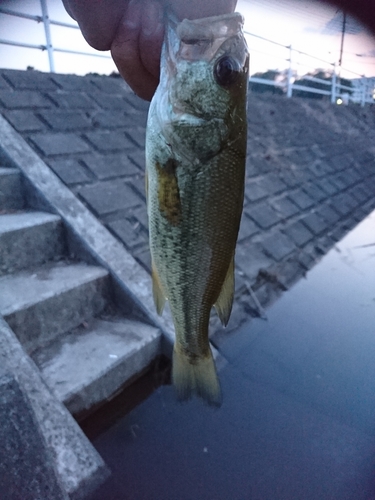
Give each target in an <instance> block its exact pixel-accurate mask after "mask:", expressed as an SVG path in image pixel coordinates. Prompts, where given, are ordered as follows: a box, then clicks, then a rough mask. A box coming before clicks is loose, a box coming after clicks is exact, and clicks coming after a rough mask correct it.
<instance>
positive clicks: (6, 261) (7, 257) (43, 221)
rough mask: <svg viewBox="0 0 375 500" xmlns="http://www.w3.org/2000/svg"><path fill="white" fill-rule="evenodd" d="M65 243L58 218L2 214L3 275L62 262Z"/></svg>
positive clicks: (0, 248) (0, 262) (0, 258)
mask: <svg viewBox="0 0 375 500" xmlns="http://www.w3.org/2000/svg"><path fill="white" fill-rule="evenodd" d="M65 242H66V241H65V235H64V234H63V226H62V223H61V219H60V217H57V216H56V215H53V214H47V213H44V212H17V213H12V214H6V213H5V214H0V276H1V275H3V274H10V273H14V272H17V271H20V270H22V269H27V268H29V267H36V266H39V265H41V264H44V263H45V262H47V261H50V260H59V259H61V257H62V256H63V255H64V254H65V253H66V249H65ZM25 249H26V250H27V251H25Z"/></svg>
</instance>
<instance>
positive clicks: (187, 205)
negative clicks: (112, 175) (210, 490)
mask: <svg viewBox="0 0 375 500" xmlns="http://www.w3.org/2000/svg"><path fill="white" fill-rule="evenodd" d="M242 23H243V20H242V16H241V15H239V14H230V15H226V16H218V17H213V18H206V19H199V20H196V21H188V20H184V21H183V22H182V23H179V24H176V25H174V24H173V23H172V22H171V23H170V24H169V27H168V30H167V34H166V39H165V42H164V47H163V53H162V63H161V78H160V84H159V87H158V89H157V91H156V93H155V96H154V98H153V100H152V102H151V105H150V110H149V117H148V123H147V136H146V166H147V178H148V180H147V201H148V215H149V230H150V249H151V257H152V267H153V292H154V298H155V304H156V308H157V310H158V313H159V314H161V313H162V310H163V306H164V302H165V300H166V299H168V301H169V305H170V309H171V313H172V317H173V321H174V325H175V330H176V342H175V346H174V354H173V372H172V378H173V383H174V385H175V387H176V390H177V394H178V396H179V398H180V399H187V398H189V397H190V396H191V394H192V393H193V392H196V393H197V394H198V395H199V396H201V397H202V398H203V399H205V400H206V401H208V402H209V403H210V404H216V405H219V404H220V402H221V393H220V386H219V382H218V379H217V375H216V370H215V364H214V361H213V358H212V354H211V350H210V346H209V340H208V324H209V317H210V311H211V309H212V306H213V305H215V308H216V310H217V312H218V314H219V316H220V319H221V321H222V322H223V324H226V323H227V322H228V319H229V316H230V312H231V308H232V301H233V292H234V263H233V259H234V251H235V245H236V240H237V235H238V229H239V223H240V218H241V212H242V205H243V192H244V176H245V158H246V134H247V130H246V93H247V82H248V52H247V48H246V43H245V40H244V37H243V33H242Z"/></svg>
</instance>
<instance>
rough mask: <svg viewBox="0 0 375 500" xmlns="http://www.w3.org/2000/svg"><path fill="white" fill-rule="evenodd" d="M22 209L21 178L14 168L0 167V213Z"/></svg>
mask: <svg viewBox="0 0 375 500" xmlns="http://www.w3.org/2000/svg"><path fill="white" fill-rule="evenodd" d="M23 207H24V198H23V190H22V184H21V176H20V172H19V170H17V169H16V168H3V167H0V213H1V212H4V211H6V210H22V209H23Z"/></svg>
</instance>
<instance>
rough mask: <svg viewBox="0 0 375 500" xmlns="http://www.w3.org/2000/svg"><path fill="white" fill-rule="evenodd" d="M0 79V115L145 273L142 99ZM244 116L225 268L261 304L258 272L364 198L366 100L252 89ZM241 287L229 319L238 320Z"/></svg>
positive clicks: (84, 81)
mask: <svg viewBox="0 0 375 500" xmlns="http://www.w3.org/2000/svg"><path fill="white" fill-rule="evenodd" d="M31 73H33V74H31ZM42 80H43V81H44V82H45V83H40V82H41V81H42ZM0 81H1V82H2V84H0V112H1V113H2V114H3V115H4V117H5V118H6V119H7V120H8V121H9V123H11V124H12V125H13V126H14V127H15V128H16V129H17V130H18V131H19V132H20V133H21V135H22V137H23V138H24V139H25V140H26V141H27V142H28V143H29V144H30V145H31V146H32V147H33V148H34V149H35V150H36V151H37V152H38V154H39V155H40V157H41V159H42V160H44V161H46V162H47V163H48V164H49V165H50V167H51V168H52V169H53V170H54V172H55V173H56V174H57V175H58V176H59V177H60V179H61V180H62V181H63V182H64V183H65V184H66V185H67V186H69V187H70V189H71V190H72V191H73V193H74V194H76V195H77V196H78V198H79V199H80V200H81V201H83V203H85V204H86V206H87V207H88V208H89V209H90V210H91V211H93V213H94V214H95V215H96V216H97V217H98V218H99V219H100V220H101V221H102V222H103V223H104V224H105V225H106V226H107V228H108V229H109V230H110V231H111V232H112V234H113V235H115V237H116V238H118V239H119V241H121V242H122V243H123V244H124V245H125V246H126V248H127V249H128V250H129V251H130V252H131V253H132V255H133V256H134V258H135V259H136V260H137V261H138V262H139V263H140V264H141V265H142V266H143V267H144V268H145V269H146V270H147V271H149V269H150V257H149V253H148V249H147V222H145V221H146V207H145V199H144V168H145V166H144V161H145V160H144V140H145V125H146V120H147V110H148V103H146V102H145V101H142V100H141V99H139V98H137V97H136V96H135V95H134V94H133V93H132V92H131V91H130V90H129V89H128V87H127V86H126V84H125V83H124V82H123V81H122V80H121V79H119V78H111V77H97V76H92V75H88V76H85V77H77V76H74V75H51V74H48V73H46V74H43V73H36V72H35V74H34V72H17V71H12V70H0ZM38 82H39V83H40V85H39V86H38V85H37V84H38ZM22 113H25V114H24V115H23V116H24V123H25V125H24V126H22V125H21V122H22ZM63 117H66V118H68V117H70V124H64V120H63ZM248 124H249V128H248V153H247V170H246V191H245V207H244V215H243V218H242V222H241V229H240V237H239V244H238V247H237V275H238V276H239V277H241V280H244V281H245V282H246V283H247V284H251V283H252V284H253V286H254V290H255V293H256V294H258V295H259V297H260V298H261V300H262V301H265V302H267V301H271V300H273V298H272V283H270V282H269V276H268V277H267V275H266V274H264V273H263V274H262V273H261V275H259V270H260V269H263V268H265V269H267V268H271V267H272V266H277V269H278V273H279V274H280V276H282V274H283V272H285V276H286V277H285V282H288V283H289V282H292V281H293V280H292V279H291V278H288V276H289V277H290V276H294V275H299V276H302V275H303V272H304V270H305V269H308V268H311V267H312V266H313V264H314V262H316V261H317V260H318V259H319V258H320V257H321V255H322V254H321V252H322V251H323V250H324V248H326V247H327V245H328V246H329V245H332V244H334V241H337V239H338V238H340V237H342V236H343V235H344V234H345V233H346V232H347V231H348V230H350V229H351V228H352V227H353V225H354V224H356V221H358V220H360V218H361V217H363V216H364V215H366V214H367V213H369V211H370V210H371V209H372V208H373V207H374V206H375V201H374V192H375V148H374V143H375V141H374V139H375V137H374V132H373V131H374V130H375V118H374V115H373V113H371V112H370V109H369V108H366V109H365V110H363V109H362V108H360V107H356V106H347V107H341V108H340V107H335V106H332V105H331V104H330V103H329V102H327V101H317V100H315V99H298V98H293V99H286V98H285V97H284V96H273V95H267V94H256V93H253V94H250V95H249V104H248ZM64 127H65V128H64ZM47 138H48V139H47ZM73 138H74V140H73ZM38 142H39V146H38V144H37V143H38ZM332 242H333V243H332ZM316 248H318V249H319V251H317V250H316ZM293 263H294V264H293ZM293 265H294V269H295V270H296V271H295V272H294V271H292V267H293ZM283 270H284V271H283ZM296 273H297V274H296ZM239 279H240V278H239ZM293 279H294V278H293ZM267 280H268V281H267ZM240 288H241V287H240ZM243 293H244V292H243V291H242V292H241V294H240V293H238V297H237V299H236V300H239V299H241V300H239V303H240V304H241V307H240V308H239V310H238V309H236V311H235V312H234V313H233V315H232V319H231V321H230V323H229V328H231V325H236V326H237V325H238V323H239V322H241V321H242V320H244V319H246V317H248V311H246V304H247V303H249V304H250V303H251V300H252V299H251V296H250V295H249V292H246V293H245V295H243ZM275 293H276V294H277V293H279V292H278V290H276V292H275Z"/></svg>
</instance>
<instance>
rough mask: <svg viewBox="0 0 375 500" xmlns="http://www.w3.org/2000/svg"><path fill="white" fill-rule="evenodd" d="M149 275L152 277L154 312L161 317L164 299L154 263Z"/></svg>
mask: <svg viewBox="0 0 375 500" xmlns="http://www.w3.org/2000/svg"><path fill="white" fill-rule="evenodd" d="M151 275H152V295H153V297H154V303H155V307H156V312H157V313H158V315H159V316H161V315H162V314H163V309H164V305H165V301H166V297H165V295H164V293H163V290H162V287H161V284H160V278H159V275H158V272H157V270H156V268H155V265H154V263H152V265H151Z"/></svg>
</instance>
